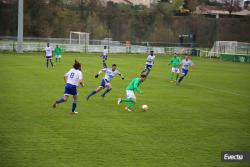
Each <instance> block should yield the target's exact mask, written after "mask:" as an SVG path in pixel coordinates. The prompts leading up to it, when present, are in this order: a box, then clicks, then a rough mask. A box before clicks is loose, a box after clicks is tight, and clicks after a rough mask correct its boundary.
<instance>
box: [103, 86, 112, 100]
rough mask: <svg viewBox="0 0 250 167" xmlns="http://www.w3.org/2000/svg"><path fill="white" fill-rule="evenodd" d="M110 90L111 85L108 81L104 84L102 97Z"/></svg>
mask: <svg viewBox="0 0 250 167" xmlns="http://www.w3.org/2000/svg"><path fill="white" fill-rule="evenodd" d="M111 90H112V86H111V84H110V83H108V84H107V85H106V90H105V92H104V93H103V94H102V95H101V96H102V97H103V98H104V97H105V95H106V94H107V93H108V92H110V91H111Z"/></svg>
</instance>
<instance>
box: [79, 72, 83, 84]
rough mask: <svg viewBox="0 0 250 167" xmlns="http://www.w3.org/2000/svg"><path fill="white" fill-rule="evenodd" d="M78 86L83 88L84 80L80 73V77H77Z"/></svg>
mask: <svg viewBox="0 0 250 167" xmlns="http://www.w3.org/2000/svg"><path fill="white" fill-rule="evenodd" d="M79 84H80V85H81V87H83V86H84V80H83V77H82V73H80V76H79Z"/></svg>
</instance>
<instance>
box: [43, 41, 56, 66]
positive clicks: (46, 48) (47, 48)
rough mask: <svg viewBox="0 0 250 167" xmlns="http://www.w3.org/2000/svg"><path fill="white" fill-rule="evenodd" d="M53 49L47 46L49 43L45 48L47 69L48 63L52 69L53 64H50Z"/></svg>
mask: <svg viewBox="0 0 250 167" xmlns="http://www.w3.org/2000/svg"><path fill="white" fill-rule="evenodd" d="M52 52H53V48H52V47H51V46H49V43H47V46H46V47H45V54H46V55H45V58H46V67H47V68H48V67H49V61H50V64H51V66H52V67H54V65H53V62H52V57H53V54H52Z"/></svg>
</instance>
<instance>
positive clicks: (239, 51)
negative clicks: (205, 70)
mask: <svg viewBox="0 0 250 167" xmlns="http://www.w3.org/2000/svg"><path fill="white" fill-rule="evenodd" d="M203 52H204V53H205V54H204V56H205V57H210V58H211V57H218V58H220V59H222V60H225V61H233V62H245V63H250V43H245V42H237V41H215V42H214V45H213V47H212V49H211V50H210V51H203Z"/></svg>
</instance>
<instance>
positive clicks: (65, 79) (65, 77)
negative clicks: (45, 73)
mask: <svg viewBox="0 0 250 167" xmlns="http://www.w3.org/2000/svg"><path fill="white" fill-rule="evenodd" d="M63 79H64V82H65V83H67V80H68V76H66V75H64V77H63Z"/></svg>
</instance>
